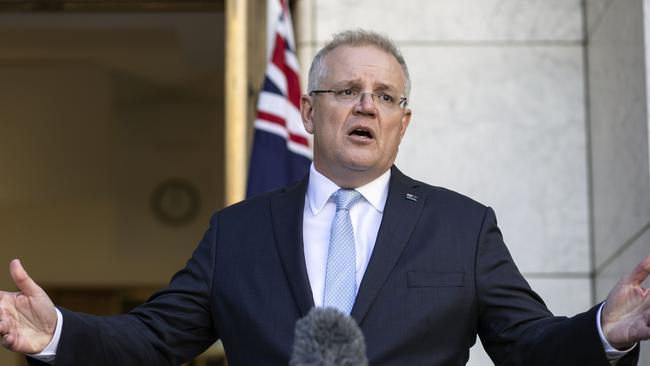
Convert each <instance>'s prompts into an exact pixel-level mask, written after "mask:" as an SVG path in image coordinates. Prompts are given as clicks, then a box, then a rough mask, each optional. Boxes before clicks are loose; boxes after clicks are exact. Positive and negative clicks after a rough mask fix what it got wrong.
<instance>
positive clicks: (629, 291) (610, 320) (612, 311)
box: [601, 255, 650, 350]
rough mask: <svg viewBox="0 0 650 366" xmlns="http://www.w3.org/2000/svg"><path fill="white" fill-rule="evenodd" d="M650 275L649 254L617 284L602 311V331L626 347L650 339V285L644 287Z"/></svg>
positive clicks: (622, 346) (608, 339)
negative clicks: (649, 287) (649, 286)
mask: <svg viewBox="0 0 650 366" xmlns="http://www.w3.org/2000/svg"><path fill="white" fill-rule="evenodd" d="M648 275H650V255H648V256H647V257H646V258H645V259H644V260H643V261H642V262H641V263H639V265H638V266H637V267H636V268H635V269H634V271H632V272H631V273H630V274H628V275H627V276H625V277H623V279H622V280H620V281H619V282H618V284H617V285H616V286H615V287H614V289H613V290H612V291H611V292H610V293H609V295H608V296H607V302H606V303H605V307H604V308H603V312H602V314H601V316H602V318H601V320H602V322H601V326H602V328H603V335H604V336H605V339H607V342H609V344H611V345H612V346H613V347H615V348H617V349H620V350H623V349H627V348H630V347H632V346H633V345H634V344H635V343H637V342H639V341H642V340H646V339H650V289H648V288H643V287H641V284H642V283H643V281H644V280H645V279H646V278H647V277H648Z"/></svg>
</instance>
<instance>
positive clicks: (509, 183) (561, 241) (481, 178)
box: [397, 46, 590, 273]
mask: <svg viewBox="0 0 650 366" xmlns="http://www.w3.org/2000/svg"><path fill="white" fill-rule="evenodd" d="M403 51H404V53H405V56H406V60H407V62H408V63H409V65H410V67H411V70H410V71H411V75H412V77H413V84H414V85H413V92H412V96H411V97H412V98H411V99H412V103H411V107H412V109H413V120H412V122H411V125H410V127H409V130H408V131H407V133H406V137H405V139H404V141H403V142H402V145H401V147H400V153H399V156H398V159H397V164H398V166H399V167H400V168H401V169H402V170H404V171H405V172H406V173H407V174H410V175H412V176H414V177H416V178H419V179H421V180H424V181H426V182H428V183H431V184H435V185H442V186H445V187H448V188H451V189H453V190H457V191H459V192H461V193H464V194H467V195H469V196H470V197H472V198H475V199H477V200H479V201H481V202H483V203H485V204H488V205H490V206H493V207H494V208H495V210H496V212H497V217H498V218H499V222H500V226H501V228H502V231H503V232H504V236H505V238H506V242H507V243H509V247H510V250H511V252H512V253H513V256H514V257H515V260H516V261H517V263H518V265H519V267H520V269H521V270H522V271H523V272H556V271H560V272H571V273H586V272H588V271H589V269H590V266H589V242H588V240H589V239H588V236H589V235H588V203H587V172H586V141H585V121H584V119H585V116H584V107H583V105H584V104H583V103H584V89H583V77H582V70H583V65H582V52H581V48H580V47H487V46H486V47H439V48H436V47H404V49H403Z"/></svg>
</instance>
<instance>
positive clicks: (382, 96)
mask: <svg viewBox="0 0 650 366" xmlns="http://www.w3.org/2000/svg"><path fill="white" fill-rule="evenodd" d="M377 98H378V99H379V101H381V102H382V103H385V104H393V103H395V98H393V96H392V95H390V94H386V93H379V94H377Z"/></svg>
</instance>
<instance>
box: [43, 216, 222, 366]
mask: <svg viewBox="0 0 650 366" xmlns="http://www.w3.org/2000/svg"><path fill="white" fill-rule="evenodd" d="M216 220H217V215H215V216H213V218H212V221H211V225H210V229H209V230H208V231H207V233H206V234H205V236H204V238H203V240H202V241H201V242H200V244H199V246H198V247H197V249H196V250H195V251H194V253H193V255H192V257H191V259H190V260H189V261H188V262H187V264H186V266H185V268H183V269H182V270H180V271H179V272H178V273H176V274H175V275H174V277H173V278H172V280H171V282H170V284H169V285H168V287H167V288H165V289H164V290H162V291H160V292H158V293H156V294H155V295H153V296H152V297H151V298H150V299H149V300H147V302H146V303H145V304H143V305H141V306H139V307H137V308H136V309H134V310H133V311H131V312H129V313H128V314H124V315H119V316H109V317H100V316H93V315H88V314H82V313H75V312H71V311H68V310H65V309H61V311H62V313H63V318H64V322H63V330H62V332H61V340H60V342H59V347H58V349H57V354H56V361H55V365H56V366H72V365H95V366H101V365H106V366H109V365H111V366H114V365H121V366H130V365H133V366H135V365H138V366H147V365H150V366H162V365H179V364H181V363H183V362H186V361H187V360H190V359H192V358H194V357H195V356H196V355H198V354H200V353H201V352H203V351H204V350H205V349H206V348H207V347H209V346H210V345H211V344H213V343H214V342H215V341H216V340H217V339H218V333H217V324H215V323H214V321H213V317H212V315H211V303H210V300H211V291H212V282H213V278H212V276H213V274H214V268H213V267H214V262H215V251H216V248H215V247H216V245H215V240H216V239H215V238H216V232H215V231H216V227H217V224H216ZM34 364H36V363H34Z"/></svg>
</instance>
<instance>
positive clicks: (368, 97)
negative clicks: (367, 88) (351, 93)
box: [356, 93, 377, 115]
mask: <svg viewBox="0 0 650 366" xmlns="http://www.w3.org/2000/svg"><path fill="white" fill-rule="evenodd" d="M359 98H360V99H359V103H357V107H356V108H357V110H358V111H359V112H362V113H364V114H372V115H374V114H375V113H376V111H377V105H376V104H375V94H373V93H360V97H359Z"/></svg>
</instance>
